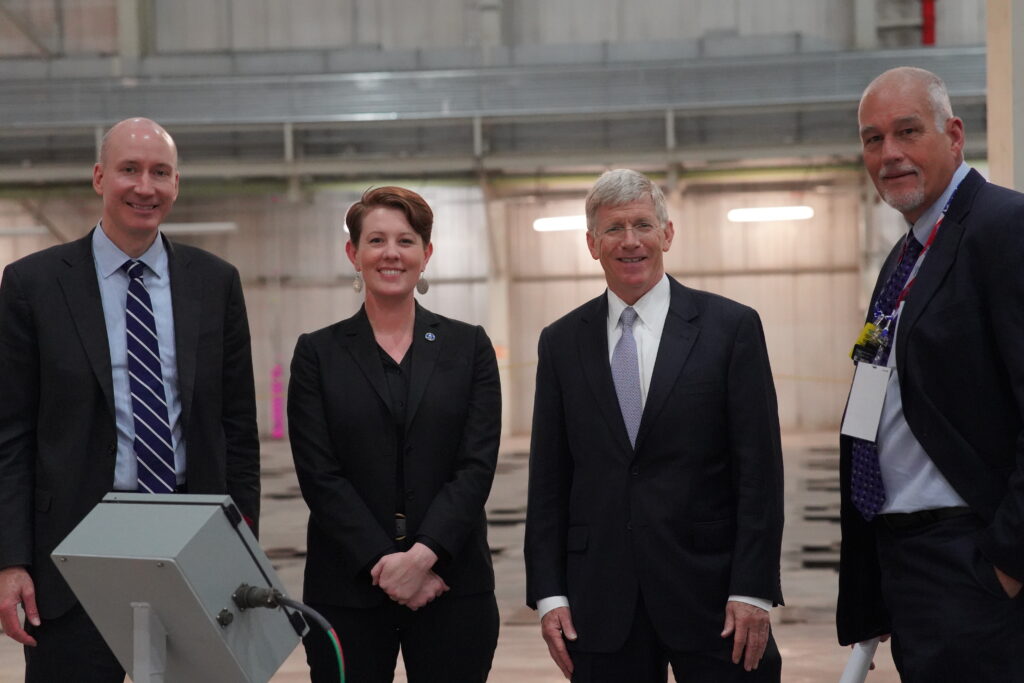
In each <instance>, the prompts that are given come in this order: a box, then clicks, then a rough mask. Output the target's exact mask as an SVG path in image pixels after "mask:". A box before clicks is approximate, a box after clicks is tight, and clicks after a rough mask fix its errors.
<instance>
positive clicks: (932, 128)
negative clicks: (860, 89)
mask: <svg viewBox="0 0 1024 683" xmlns="http://www.w3.org/2000/svg"><path fill="white" fill-rule="evenodd" d="M858 119H859V125H860V136H861V142H862V144H863V154H864V164H865V166H866V168H867V170H868V173H869V174H870V176H871V179H872V181H873V182H874V183H875V187H876V188H877V189H878V192H879V194H880V195H881V197H882V199H883V200H884V201H885V202H886V203H887V204H889V205H890V206H892V207H893V208H895V209H896V210H898V211H899V212H900V213H902V214H903V216H904V218H906V220H907V223H908V224H909V227H910V229H909V232H908V233H907V235H905V236H904V237H903V238H901V239H900V241H899V242H898V243H897V244H896V246H895V247H894V248H893V250H892V252H891V253H890V255H889V257H888V259H887V260H886V263H885V265H884V266H883V268H882V272H881V274H880V275H879V279H878V283H877V284H876V286H875V291H874V294H873V295H872V299H871V307H870V309H869V312H868V319H867V324H866V326H865V330H864V332H863V333H862V334H861V336H860V338H859V339H858V340H857V343H856V345H855V346H854V352H853V356H854V359H855V360H856V361H857V371H856V375H855V378H854V386H853V389H852V390H851V393H850V399H849V402H848V404H847V410H846V415H845V417H844V420H843V429H842V432H843V436H842V437H841V445H842V449H841V460H840V479H841V490H842V533H843V541H842V554H841V561H840V575H839V604H838V610H837V625H838V631H839V640H840V642H841V643H843V644H850V643H855V642H858V641H863V640H867V639H869V638H872V637H875V636H885V635H887V634H890V633H891V634H892V638H893V647H892V651H893V657H894V659H895V662H896V666H897V668H898V669H899V671H900V676H901V678H902V680H903V681H929V682H932V681H972V682H979V681H992V682H993V683H995V682H997V681H998V682H1000V683H1002V682H1006V681H1024V658H1022V657H1020V655H1019V653H1020V652H1021V651H1022V650H1024V598H1021V597H1020V591H1021V580H1022V579H1024V195H1021V194H1019V193H1017V192H1013V191H1010V190H1007V189H1005V188H1001V187H997V186H995V185H992V184H989V183H988V182H986V181H985V179H984V178H982V176H981V175H980V174H978V172H977V171H974V170H971V169H970V168H969V167H968V166H967V164H965V163H964V161H963V147H964V130H963V121H961V120H960V119H959V118H957V117H955V116H953V113H952V109H951V106H950V102H949V95H948V93H947V92H946V88H945V85H944V84H943V83H942V81H941V80H940V79H939V78H938V77H937V76H936V75H935V74H932V73H930V72H928V71H924V70H922V69H915V68H909V67H901V68H897V69H892V70H890V71H887V72H885V73H883V74H882V75H881V76H879V77H878V78H876V79H875V80H874V81H872V83H871V84H870V85H869V86H868V87H867V89H866V90H865V91H864V95H863V96H862V98H861V101H860V108H859V111H858Z"/></svg>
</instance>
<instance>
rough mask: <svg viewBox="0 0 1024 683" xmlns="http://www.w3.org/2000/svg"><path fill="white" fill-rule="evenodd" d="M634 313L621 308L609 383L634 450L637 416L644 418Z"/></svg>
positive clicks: (629, 307)
mask: <svg viewBox="0 0 1024 683" xmlns="http://www.w3.org/2000/svg"><path fill="white" fill-rule="evenodd" d="M636 318H637V315H636V311H635V310H634V309H633V307H632V306H627V307H626V308H624V309H622V314H621V315H620V316H619V324H620V325H622V336H621V337H619V341H618V343H617V344H615V351H614V352H612V381H613V382H614V383H615V394H616V396H618V398H619V410H621V411H622V420H623V421H624V422H625V423H626V433H627V434H629V443H631V444H632V445H633V447H636V433H637V432H638V431H639V430H640V417H641V416H642V415H643V412H644V408H643V401H642V400H641V397H640V362H639V361H638V360H637V353H636V339H634V338H633V323H635V322H636Z"/></svg>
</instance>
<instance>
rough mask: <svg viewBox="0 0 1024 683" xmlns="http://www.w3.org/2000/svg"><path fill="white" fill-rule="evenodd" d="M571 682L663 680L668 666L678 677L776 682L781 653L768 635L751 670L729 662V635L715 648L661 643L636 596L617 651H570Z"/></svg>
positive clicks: (707, 682)
mask: <svg viewBox="0 0 1024 683" xmlns="http://www.w3.org/2000/svg"><path fill="white" fill-rule="evenodd" d="M571 656H572V662H573V674H572V680H573V683H623V682H624V681H629V682H630V683H665V682H666V681H667V680H668V667H669V665H670V664H671V666H672V674H673V675H674V676H675V678H676V680H677V681H678V682H679V683H778V681H779V680H780V677H781V675H782V657H781V656H780V655H779V649H778V647H776V645H775V637H774V636H772V635H769V636H768V645H767V646H766V647H765V651H764V656H763V657H762V658H761V663H760V664H759V665H758V667H757V668H756V669H754V670H753V671H745V670H744V669H743V666H742V664H733V663H732V638H723V639H722V647H720V648H718V649H715V650H704V651H695V652H681V651H678V650H672V649H669V648H668V647H666V646H665V645H664V644H663V643H662V642H661V639H660V638H659V637H658V634H657V632H656V631H655V630H654V625H653V624H652V623H651V620H650V618H649V617H648V616H647V609H646V607H645V606H644V602H643V600H642V599H638V600H637V606H636V613H635V614H634V616H633V626H632V627H631V628H630V631H629V636H628V637H627V638H626V643H625V645H623V646H622V649H620V650H618V651H617V652H610V653H603V652H579V651H572V652H571Z"/></svg>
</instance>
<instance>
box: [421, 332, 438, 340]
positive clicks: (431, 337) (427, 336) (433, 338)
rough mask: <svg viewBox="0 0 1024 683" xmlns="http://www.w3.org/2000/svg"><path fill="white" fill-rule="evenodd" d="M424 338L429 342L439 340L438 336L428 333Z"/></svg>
mask: <svg viewBox="0 0 1024 683" xmlns="http://www.w3.org/2000/svg"><path fill="white" fill-rule="evenodd" d="M423 338H424V339H426V340H427V341H434V340H435V339H437V335H436V334H434V333H433V332H427V333H426V334H425V335H423Z"/></svg>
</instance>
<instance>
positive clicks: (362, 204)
mask: <svg viewBox="0 0 1024 683" xmlns="http://www.w3.org/2000/svg"><path fill="white" fill-rule="evenodd" d="M377 208H386V209H396V210H398V211H401V212H402V214H403V215H404V216H405V220H407V221H409V225H410V226H412V229H413V230H414V231H415V232H416V234H417V235H419V236H420V238H422V240H423V246H424V247H426V246H427V245H428V244H430V231H431V229H432V228H433V227H434V212H433V211H431V210H430V206H429V205H428V204H427V202H426V200H424V199H423V197H421V196H420V195H418V194H417V193H415V192H413V191H412V190H407V189H405V188H404V187H393V186H389V187H371V188H370V189H368V190H367V191H366V192H364V193H363V196H362V197H360V198H359V201H358V202H356V203H355V204H353V205H352V206H350V207H349V209H348V213H347V214H345V225H347V226H348V232H349V235H351V238H352V244H354V245H356V246H357V247H358V246H359V237H360V235H362V233H363V217H364V216H365V215H366V214H367V213H369V212H370V211H372V210H373V209H377Z"/></svg>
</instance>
